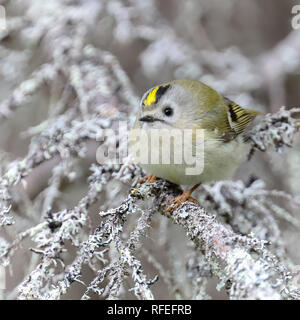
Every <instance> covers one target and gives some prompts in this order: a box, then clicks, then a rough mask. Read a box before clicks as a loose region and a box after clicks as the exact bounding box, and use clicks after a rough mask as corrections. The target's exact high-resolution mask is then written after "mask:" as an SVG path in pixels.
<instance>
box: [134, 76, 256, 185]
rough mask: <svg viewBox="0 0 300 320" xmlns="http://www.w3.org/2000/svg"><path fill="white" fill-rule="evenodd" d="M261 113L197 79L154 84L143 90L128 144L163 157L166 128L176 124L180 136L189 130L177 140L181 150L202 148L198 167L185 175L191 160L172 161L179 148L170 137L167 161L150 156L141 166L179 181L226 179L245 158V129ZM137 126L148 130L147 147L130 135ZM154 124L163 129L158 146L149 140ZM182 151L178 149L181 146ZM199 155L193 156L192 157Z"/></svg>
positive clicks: (158, 175) (157, 174)
mask: <svg viewBox="0 0 300 320" xmlns="http://www.w3.org/2000/svg"><path fill="white" fill-rule="evenodd" d="M259 114H261V113H260V112H258V111H254V110H248V109H244V108H242V107H241V106H239V105H238V104H236V103H234V102H233V101H231V100H230V99H228V98H225V97H223V96H222V95H220V94H219V93H218V92H216V91H215V90H214V89H212V88H211V87H209V86H207V85H205V84H204V83H202V82H200V81H194V80H174V81H172V82H170V83H166V84H162V85H159V86H157V87H155V88H152V89H150V90H148V91H147V92H146V93H145V94H144V96H143V98H142V100H141V103H140V110H139V114H138V115H137V118H136V121H135V123H134V126H133V128H132V130H131V134H130V147H131V150H134V152H135V153H136V152H137V150H139V152H140V153H143V152H146V151H148V152H149V154H151V153H157V154H158V156H159V159H162V158H163V156H164V154H165V152H167V151H168V152H169V149H168V148H166V146H164V144H163V143H161V142H162V140H163V136H164V132H166V129H167V130H169V131H172V130H173V131H174V129H176V130H177V131H179V132H182V136H184V133H185V132H184V131H185V130H186V129H190V131H191V132H192V139H190V141H188V140H187V141H185V144H186V145H184V139H181V140H180V141H181V142H180V144H181V143H182V147H183V149H184V148H186V149H187V150H188V151H191V153H192V154H193V155H195V154H197V153H196V151H197V149H200V150H201V151H202V158H201V161H203V168H202V170H201V172H199V173H198V174H187V169H188V168H189V167H190V163H187V162H186V161H185V160H184V159H183V161H181V162H180V161H179V163H178V161H177V162H176V161H175V157H174V154H175V155H176V150H178V149H179V148H178V141H174V139H173V140H172V141H173V142H171V148H170V150H171V151H170V155H171V157H170V161H169V163H164V162H162V161H160V162H158V163H157V161H156V162H155V163H153V161H151V157H150V156H149V158H148V160H149V161H143V163H142V162H140V166H141V167H142V168H144V169H145V171H146V172H147V173H149V174H150V175H152V176H157V177H160V178H164V179H167V180H169V181H171V182H173V183H175V184H179V185H195V184H199V183H201V182H207V181H213V180H223V179H228V178H231V177H232V176H233V175H234V173H235V171H236V170H237V168H238V167H239V166H240V165H241V163H242V162H244V161H245V160H246V158H247V155H248V153H249V151H250V146H249V144H247V143H246V142H245V139H244V136H243V134H244V132H245V130H246V128H247V127H248V126H249V125H250V123H251V122H252V120H253V119H254V118H255V117H256V116H257V115H259ZM136 129H140V130H141V131H143V132H146V134H148V135H149V137H148V138H149V139H148V140H147V141H148V142H149V143H148V145H147V148H146V146H145V140H143V139H137V138H136V136H135V135H133V134H132V132H133V131H134V132H136V131H137V130H136ZM153 129H159V130H156V131H158V132H162V136H161V137H160V144H159V145H157V144H156V145H154V144H151V141H150V140H151V134H152V133H153V132H155V130H153ZM197 129H202V131H201V132H202V138H203V139H202V140H201V141H200V140H199V142H198V140H197V139H196V138H195V137H196V132H197ZM138 131H139V130H138ZM173 131H172V132H173ZM186 131H188V130H186ZM176 143H177V144H176ZM187 144H188V145H187ZM200 144H201V145H200ZM151 148H152V149H151ZM153 148H154V149H153ZM146 149H147V150H146ZM167 149H168V150H167ZM180 152H181V154H182V151H180ZM197 159H198V158H197V157H196V161H197ZM199 161H200V158H199Z"/></svg>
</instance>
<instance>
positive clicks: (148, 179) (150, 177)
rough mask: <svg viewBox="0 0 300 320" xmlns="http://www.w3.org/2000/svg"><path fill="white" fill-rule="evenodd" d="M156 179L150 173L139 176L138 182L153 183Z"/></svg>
mask: <svg viewBox="0 0 300 320" xmlns="http://www.w3.org/2000/svg"><path fill="white" fill-rule="evenodd" d="M155 180H156V176H154V175H152V174H150V175H148V176H145V177H143V178H141V179H140V180H139V181H138V183H144V182H148V183H153V182H154V181H155Z"/></svg>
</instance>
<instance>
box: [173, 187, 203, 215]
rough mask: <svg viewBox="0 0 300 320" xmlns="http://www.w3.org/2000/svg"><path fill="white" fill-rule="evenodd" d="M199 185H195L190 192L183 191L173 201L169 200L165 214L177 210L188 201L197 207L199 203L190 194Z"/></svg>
mask: <svg viewBox="0 0 300 320" xmlns="http://www.w3.org/2000/svg"><path fill="white" fill-rule="evenodd" d="M199 185H200V183H199V184H196V185H195V186H193V188H191V189H190V190H187V191H184V192H183V193H182V194H181V195H180V196H178V197H176V198H175V199H173V200H171V201H170V205H169V207H168V208H167V212H170V211H172V210H176V209H177V208H179V207H180V206H181V205H182V204H183V203H184V202H186V201H190V202H193V203H195V204H198V205H199V202H198V201H197V200H196V199H195V198H193V197H191V194H192V193H193V191H194V190H195V189H196V188H198V187H199Z"/></svg>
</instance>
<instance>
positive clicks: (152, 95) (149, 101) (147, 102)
mask: <svg viewBox="0 0 300 320" xmlns="http://www.w3.org/2000/svg"><path fill="white" fill-rule="evenodd" d="M158 89H159V86H158V87H156V88H154V89H153V90H151V91H150V92H149V94H148V96H147V98H146V99H145V100H144V105H145V106H150V105H151V104H152V103H155V101H156V93H157V90H158Z"/></svg>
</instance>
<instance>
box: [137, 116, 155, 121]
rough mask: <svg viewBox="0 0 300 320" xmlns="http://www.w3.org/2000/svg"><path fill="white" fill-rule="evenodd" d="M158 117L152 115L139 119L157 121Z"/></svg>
mask: <svg viewBox="0 0 300 320" xmlns="http://www.w3.org/2000/svg"><path fill="white" fill-rule="evenodd" d="M157 120H158V119H156V118H154V117H152V116H145V117H142V118H140V119H139V121H143V122H154V121H157Z"/></svg>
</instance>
